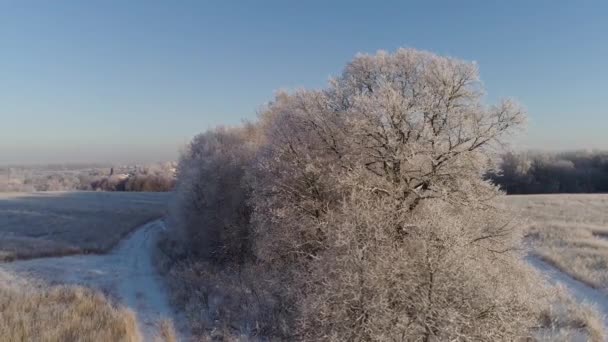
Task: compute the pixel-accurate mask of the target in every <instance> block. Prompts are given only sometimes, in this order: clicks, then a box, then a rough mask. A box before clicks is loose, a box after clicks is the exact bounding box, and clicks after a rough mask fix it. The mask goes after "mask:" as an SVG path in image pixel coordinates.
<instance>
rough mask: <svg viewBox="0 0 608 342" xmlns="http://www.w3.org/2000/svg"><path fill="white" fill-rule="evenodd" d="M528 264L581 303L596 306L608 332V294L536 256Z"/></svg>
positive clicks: (530, 257) (529, 257) (530, 258)
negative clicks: (562, 287)
mask: <svg viewBox="0 0 608 342" xmlns="http://www.w3.org/2000/svg"><path fill="white" fill-rule="evenodd" d="M526 260H527V262H528V263H529V264H530V265H531V266H532V267H534V268H535V269H536V270H538V271H539V272H540V273H541V274H542V275H543V276H544V277H545V278H546V279H547V280H548V281H549V283H551V284H552V285H562V286H564V287H565V288H566V289H567V290H568V292H569V293H570V295H572V297H573V298H574V299H575V300H576V301H577V302H579V303H587V304H591V305H592V306H594V307H595V308H596V309H597V311H598V312H599V313H600V315H602V318H603V322H604V326H605V327H607V330H608V293H606V292H604V291H602V290H598V289H594V288H592V287H591V286H589V285H587V284H585V283H582V282H580V281H578V280H576V279H574V278H573V277H572V276H570V275H569V274H567V273H565V272H563V271H561V270H559V269H558V268H556V267H555V266H552V265H551V264H549V263H547V262H546V261H543V260H542V259H540V258H539V257H536V256H528V257H527V258H526Z"/></svg>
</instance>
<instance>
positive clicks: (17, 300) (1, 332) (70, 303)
mask: <svg viewBox="0 0 608 342" xmlns="http://www.w3.org/2000/svg"><path fill="white" fill-rule="evenodd" d="M0 336H2V340H3V341H40V342H58V341H117V342H140V341H141V336H140V333H139V330H138V328H137V322H136V318H135V315H134V314H133V313H132V312H130V311H129V310H127V309H124V308H120V307H116V306H115V305H113V304H112V303H111V302H109V301H108V300H107V299H106V298H105V297H104V296H103V295H101V294H100V293H97V292H94V291H92V290H89V289H86V288H82V287H65V286H53V287H48V286H45V285H41V284H38V285H34V284H32V283H31V282H28V281H26V280H24V279H19V278H15V277H13V276H11V275H8V274H6V273H3V272H2V273H0Z"/></svg>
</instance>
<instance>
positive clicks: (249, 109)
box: [0, 0, 608, 163]
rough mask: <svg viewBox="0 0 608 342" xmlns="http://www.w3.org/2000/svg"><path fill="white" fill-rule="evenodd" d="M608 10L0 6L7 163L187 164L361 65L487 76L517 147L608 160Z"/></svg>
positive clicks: (481, 5) (578, 5) (0, 90)
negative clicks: (524, 119) (203, 140)
mask: <svg viewBox="0 0 608 342" xmlns="http://www.w3.org/2000/svg"><path fill="white" fill-rule="evenodd" d="M607 4H608V3H607V2H605V1H595V2H591V1H568V2H561V1H481V0H480V1H447V0H446V1H424V2H423V1H417V2H413V1H412V2H406V1H398V2H397V1H395V2H390V1H378V2H370V1H362V2H356V1H242V2H236V1H202V0H201V1H169V0H167V1H134V0H133V1H101V0H100V1H76V0H75V1H61V0H58V1H44V0H40V1H17V0H14V1H11V0H8V1H0V54H1V55H0V163H8V162H49V161H53V162H65V161H101V160H103V161H152V160H166V159H171V158H175V157H176V155H177V151H178V149H179V146H181V145H183V144H185V143H186V142H187V141H188V140H189V139H190V138H191V137H192V136H193V135H194V134H196V133H198V132H201V131H203V130H205V129H207V128H209V127H212V126H215V125H219V124H235V123H238V122H240V121H241V120H242V119H252V118H254V117H255V115H256V114H255V113H256V110H257V109H258V108H259V107H260V105H262V104H264V103H265V102H267V101H269V100H270V99H272V97H273V94H274V92H275V91H276V90H278V89H281V88H286V89H293V88H298V87H321V86H324V85H325V84H326V81H327V79H328V78H329V77H330V76H331V75H336V74H338V73H339V72H340V71H341V69H342V67H343V66H344V64H345V63H346V62H347V61H349V60H350V59H351V58H352V57H353V56H354V55H355V54H356V53H357V52H375V51H376V50H378V49H385V50H394V49H396V48H398V47H400V46H405V47H414V48H419V49H425V50H430V51H433V52H436V53H439V54H444V55H451V56H454V57H459V58H463V59H467V60H475V61H477V62H478V64H479V66H480V70H481V76H482V79H483V81H484V83H485V85H486V88H487V92H488V98H489V100H491V101H494V100H496V99H497V98H500V97H514V98H516V99H518V100H519V101H520V102H522V103H523V104H524V105H525V106H526V107H527V108H528V111H529V116H530V125H529V129H528V133H527V135H528V136H527V137H525V138H520V139H519V140H518V146H519V147H533V148H541V149H560V148H608V134H607V133H608V110H607V108H608V106H607V104H606V102H607V101H608V92H607V90H608V83H607V81H608V40H607V35H608V19H607V18H608V5H607Z"/></svg>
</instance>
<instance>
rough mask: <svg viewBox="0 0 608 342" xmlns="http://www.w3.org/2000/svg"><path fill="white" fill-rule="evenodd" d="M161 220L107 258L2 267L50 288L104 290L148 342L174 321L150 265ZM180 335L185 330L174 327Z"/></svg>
mask: <svg viewBox="0 0 608 342" xmlns="http://www.w3.org/2000/svg"><path fill="white" fill-rule="evenodd" d="M163 229H165V228H164V223H163V222H162V221H160V220H158V221H153V222H151V223H148V224H146V225H144V226H143V227H141V228H138V229H137V230H136V231H135V232H134V233H133V234H131V235H130V236H128V237H127V238H126V239H124V240H123V241H121V242H120V243H119V245H118V246H117V247H116V248H115V249H113V250H112V251H111V252H109V253H108V254H103V255H74V256H65V257H55V258H39V259H32V260H23V261H15V262H10V263H0V270H3V271H7V272H10V273H14V274H17V275H19V276H23V277H24V278H35V279H38V280H42V281H45V282H46V283H48V284H51V285H53V284H61V285H82V286H86V287H90V288H93V289H97V290H100V291H102V292H104V293H105V294H106V295H107V296H108V297H109V298H113V299H115V300H116V301H117V302H118V303H120V304H121V305H124V306H126V307H127V308H129V309H131V310H133V311H134V312H135V314H136V317H137V321H138V324H139V328H140V331H141V333H142V335H143V337H144V341H153V340H154V338H155V337H156V336H159V335H160V331H159V330H160V328H161V326H162V323H163V321H164V320H169V321H171V322H172V323H173V322H174V321H179V320H174V314H173V311H172V310H171V309H170V307H169V301H168V298H167V292H166V290H165V287H164V285H163V282H162V281H161V279H160V278H159V275H158V273H157V270H156V268H155V266H154V265H153V264H152V260H153V258H152V253H153V252H154V249H155V244H156V241H157V237H158V233H159V232H160V231H162V230H163ZM173 324H174V325H176V328H178V329H177V331H178V332H182V334H183V331H184V327H183V326H181V325H179V324H175V323H173Z"/></svg>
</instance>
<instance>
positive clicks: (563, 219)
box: [507, 194, 608, 289]
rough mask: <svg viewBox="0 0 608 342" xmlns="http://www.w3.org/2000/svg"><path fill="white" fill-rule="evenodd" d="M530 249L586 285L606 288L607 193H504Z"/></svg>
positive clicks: (607, 273)
mask: <svg viewBox="0 0 608 342" xmlns="http://www.w3.org/2000/svg"><path fill="white" fill-rule="evenodd" d="M507 203H508V205H509V206H510V207H511V208H512V209H515V210H516V212H518V213H520V215H521V217H522V218H523V219H524V220H525V221H524V222H526V224H527V226H528V235H527V236H528V241H529V242H530V243H531V247H532V251H533V253H534V254H536V255H537V256H539V257H540V258H541V259H543V260H545V261H546V262H548V263H550V264H552V265H554V266H555V267H557V268H558V269H560V270H562V271H563V272H566V273H567V274H569V275H571V276H572V277H573V278H575V279H577V280H579V281H581V282H584V283H585V284H587V285H589V286H591V287H594V288H597V289H607V287H608V286H607V284H608V239H607V238H606V237H608V195H597V194H594V195H522V196H507Z"/></svg>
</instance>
